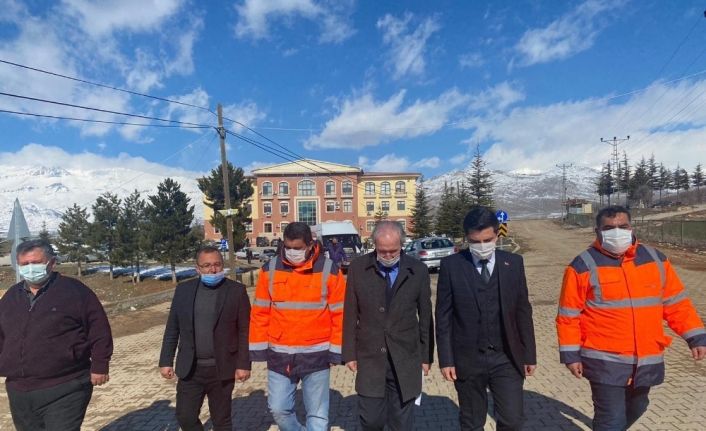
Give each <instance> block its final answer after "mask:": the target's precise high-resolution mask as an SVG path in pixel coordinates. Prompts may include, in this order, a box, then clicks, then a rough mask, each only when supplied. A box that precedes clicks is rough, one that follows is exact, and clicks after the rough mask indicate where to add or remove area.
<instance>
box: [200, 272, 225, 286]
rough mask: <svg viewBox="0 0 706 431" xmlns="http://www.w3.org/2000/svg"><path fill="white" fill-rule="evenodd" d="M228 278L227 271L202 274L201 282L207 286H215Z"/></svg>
mask: <svg viewBox="0 0 706 431" xmlns="http://www.w3.org/2000/svg"><path fill="white" fill-rule="evenodd" d="M225 277H226V273H225V271H221V272H217V273H215V274H201V282H202V283H203V284H205V285H206V286H215V285H217V284H218V283H220V282H221V281H223V279H224V278H225Z"/></svg>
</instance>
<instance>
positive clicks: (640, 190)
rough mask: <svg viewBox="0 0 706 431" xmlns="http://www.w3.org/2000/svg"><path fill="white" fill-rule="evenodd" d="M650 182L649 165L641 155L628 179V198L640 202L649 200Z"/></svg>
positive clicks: (650, 192) (650, 193)
mask: <svg viewBox="0 0 706 431" xmlns="http://www.w3.org/2000/svg"><path fill="white" fill-rule="evenodd" d="M650 182H651V180H650V174H649V166H648V164H647V161H646V160H645V158H644V157H643V158H642V159H641V160H640V163H638V164H637V166H635V172H634V173H633V176H632V178H631V179H630V195H629V197H630V199H632V200H635V201H639V202H642V203H646V202H649V201H650V200H651V199H650V197H651V195H652V188H651V186H650Z"/></svg>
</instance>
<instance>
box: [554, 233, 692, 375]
mask: <svg viewBox="0 0 706 431" xmlns="http://www.w3.org/2000/svg"><path fill="white" fill-rule="evenodd" d="M663 320H664V321H666V322H667V324H668V325H669V327H670V328H672V330H673V331H674V332H676V333H677V334H679V335H680V336H681V337H682V338H684V340H686V341H687V343H688V344H689V347H694V346H702V345H706V330H704V325H703V323H702V321H701V319H700V318H699V316H698V314H697V313H696V310H695V309H694V306H693V304H692V303H691V300H690V299H689V298H688V296H687V295H686V292H685V291H684V286H683V285H682V283H681V281H680V280H679V277H678V276H677V274H676V272H675V271H674V269H673V268H672V265H671V264H670V262H669V260H667V258H666V257H665V256H664V255H663V254H662V253H660V252H659V251H657V250H655V249H654V248H652V247H649V246H646V245H643V244H639V243H638V242H637V241H636V242H635V244H633V245H632V246H631V247H630V248H629V249H628V250H627V251H626V253H625V255H624V256H623V257H622V258H616V257H614V256H611V255H610V254H608V253H607V252H605V251H604V250H603V249H602V248H601V245H600V243H599V242H598V241H596V242H594V243H593V245H592V247H590V248H589V249H588V250H586V251H584V252H583V253H581V254H580V255H579V256H578V257H576V258H575V259H574V260H573V262H571V264H570V265H569V266H568V268H566V271H565V273H564V282H563V285H562V288H561V298H560V299H559V313H558V315H557V318H556V326H557V332H558V334H559V355H560V360H561V362H562V363H564V364H570V363H575V362H581V363H582V364H583V374H584V376H585V377H586V378H587V379H589V380H590V381H595V382H598V383H606V384H613V385H621V386H627V385H629V384H634V385H635V386H652V385H657V384H660V383H662V381H663V380H664V356H663V352H664V349H665V348H666V347H667V346H669V344H670V343H671V337H669V336H667V335H665V333H664V330H663V325H662V322H663Z"/></svg>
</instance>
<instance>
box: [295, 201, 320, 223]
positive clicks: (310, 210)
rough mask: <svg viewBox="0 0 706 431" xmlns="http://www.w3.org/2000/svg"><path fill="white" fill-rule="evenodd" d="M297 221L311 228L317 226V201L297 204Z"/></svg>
mask: <svg viewBox="0 0 706 431" xmlns="http://www.w3.org/2000/svg"><path fill="white" fill-rule="evenodd" d="M297 221H300V222H304V223H306V224H308V225H309V226H313V225H315V224H316V201H298V202H297Z"/></svg>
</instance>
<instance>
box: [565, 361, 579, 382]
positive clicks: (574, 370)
mask: <svg viewBox="0 0 706 431" xmlns="http://www.w3.org/2000/svg"><path fill="white" fill-rule="evenodd" d="M566 368H568V369H569V371H571V374H573V375H574V377H576V378H577V379H580V378H581V377H583V364H582V363H581V362H573V363H571V364H566Z"/></svg>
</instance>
